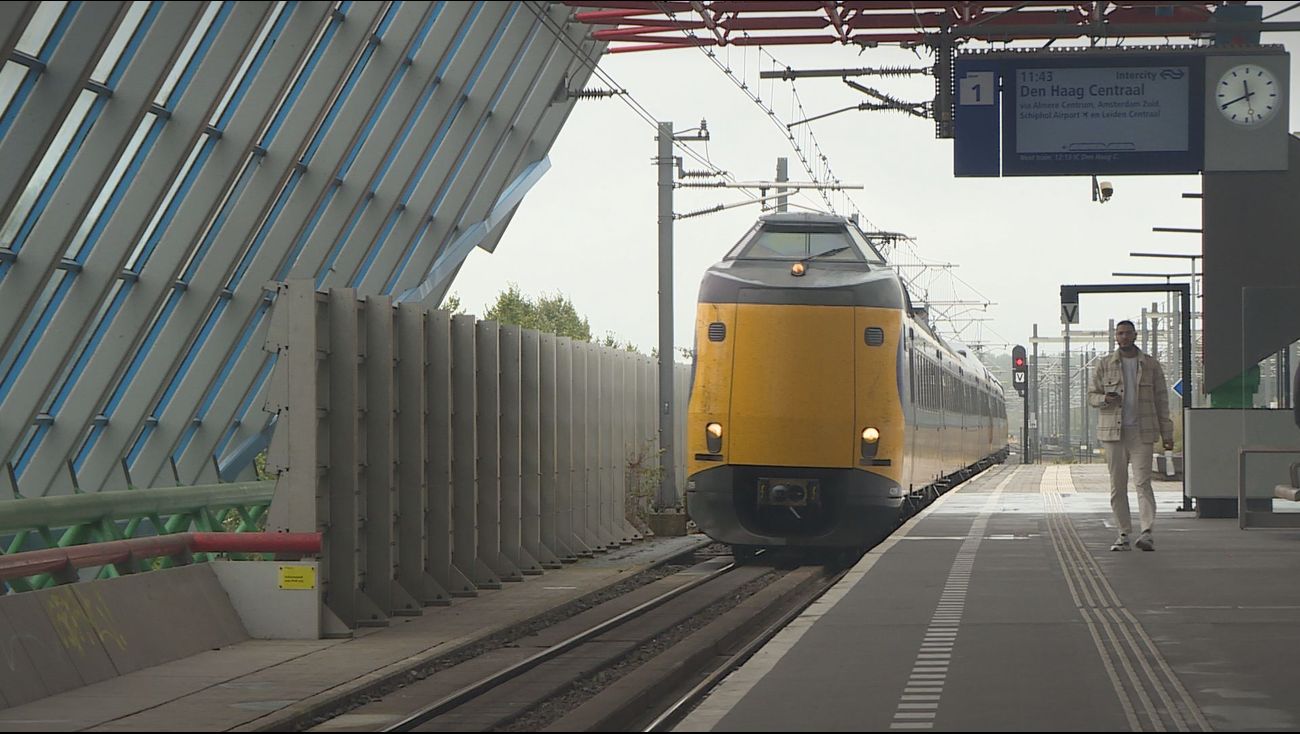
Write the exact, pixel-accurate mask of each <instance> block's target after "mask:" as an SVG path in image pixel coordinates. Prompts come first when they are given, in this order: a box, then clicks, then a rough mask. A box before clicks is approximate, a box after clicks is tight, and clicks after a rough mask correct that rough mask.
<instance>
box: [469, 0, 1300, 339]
mask: <svg viewBox="0 0 1300 734" xmlns="http://www.w3.org/2000/svg"><path fill="white" fill-rule="evenodd" d="M1290 4H1291V3H1289V2H1287V3H1279V2H1270V3H1264V5H1265V6H1266V10H1265V14H1266V15H1267V14H1268V13H1270V12H1273V10H1277V9H1281V8H1284V7H1286V6H1287V5H1290ZM1274 20H1300V10H1296V11H1289V12H1287V13H1285V14H1284V15H1281V16H1278V17H1277V18H1274ZM1263 40H1264V42H1266V43H1283V44H1285V45H1287V47H1288V50H1290V51H1291V53H1292V65H1291V76H1292V79H1295V78H1297V77H1298V76H1300V69H1298V68H1297V67H1298V66H1300V62H1298V61H1297V56H1300V34H1271V37H1270V36H1269V35H1266V36H1265V38H1264V39H1263ZM970 47H971V48H981V47H987V46H986V45H985V44H971V45H970ZM715 52H716V53H717V54H718V58H719V60H721V61H723V62H724V63H726V64H728V65H730V66H731V68H732V69H733V70H734V71H735V73H736V74H737V75H738V76H741V77H742V78H743V79H745V80H746V81H747V82H748V84H749V85H750V86H751V88H754V89H756V90H757V93H758V94H759V95H760V96H761V98H762V100H763V101H764V102H765V103H770V104H771V105H772V106H773V107H774V109H775V111H776V113H777V115H778V116H779V117H780V118H781V120H782V121H783V122H786V123H788V122H794V121H797V120H800V119H803V118H805V117H807V116H813V115H819V114H822V113H825V112H829V111H832V110H835V109H839V108H842V107H847V106H849V105H856V104H857V103H858V102H861V101H864V98H863V96H862V95H861V94H860V93H858V92H856V91H854V90H852V89H850V88H848V87H847V86H845V85H844V84H843V83H842V82H841V81H840V80H839V79H838V78H830V79H804V80H800V81H799V82H797V87H795V88H796V89H797V91H798V95H799V98H800V100H801V101H802V104H803V110H802V111H800V110H799V109H798V108H796V107H794V100H793V96H792V94H791V89H792V85H791V84H790V83H789V82H781V81H762V82H760V81H759V78H758V72H759V68H760V66H761V68H762V69H763V70H769V69H771V68H772V61H771V58H770V56H769V55H768V54H769V53H770V54H771V56H775V57H776V58H777V59H779V60H780V61H781V63H782V64H784V65H788V66H791V67H793V68H795V69H812V68H845V67H864V66H871V67H879V66H886V65H894V66H927V65H929V64H930V63H931V61H932V59H931V58H930V57H928V56H925V55H922V56H917V55H915V54H913V53H912V52H911V51H905V50H902V49H897V48H878V49H868V50H866V51H865V52H863V53H861V54H859V52H858V51H857V49H853V48H846V47H842V46H838V45H836V46H825V47H779V46H778V47H772V48H771V49H768V50H767V51H766V52H764V53H760V52H759V51H758V50H756V49H740V48H732V49H716V51H715ZM600 68H601V69H602V70H603V71H605V72H606V73H608V74H609V75H610V76H612V77H613V78H614V79H615V80H616V81H617V82H618V84H619V85H620V86H622V87H623V88H625V89H627V90H628V91H629V93H630V94H631V96H632V97H634V98H635V99H636V101H637V102H639V103H640V104H641V105H643V106H644V107H645V108H646V109H647V110H649V111H650V113H651V114H652V115H654V116H655V117H656V118H658V119H660V120H665V121H672V122H673V123H674V124H675V126H676V128H677V129H679V130H682V129H686V128H692V127H695V126H697V125H698V124H699V121H700V119H702V118H703V119H706V120H707V121H708V128H709V132H710V134H711V136H712V140H711V141H710V142H709V143H708V144H707V145H705V144H698V143H697V144H694V145H693V147H694V149H695V150H697V151H698V152H699V153H700V154H701V155H707V157H708V158H709V160H711V161H712V162H713V164H715V165H716V166H718V167H720V168H722V169H725V170H727V171H729V172H730V173H731V174H732V175H733V176H734V177H735V178H736V179H738V180H742V181H750V180H757V179H771V178H773V177H774V172H775V165H776V163H775V161H776V159H777V158H778V157H781V156H784V157H788V158H789V159H790V177H791V179H793V180H800V181H802V180H808V176H807V174H806V173H805V172H804V170H803V168H802V164H801V163H800V162H799V161H798V159H797V158H796V156H795V153H794V151H793V149H792V148H791V146H790V144H789V142H788V141H787V139H786V137H785V133H784V127H783V126H780V127H778V125H776V124H773V123H772V121H771V120H770V119H769V118H768V116H767V115H766V114H765V113H764V112H763V111H762V110H760V109H759V108H758V106H757V105H755V104H754V102H752V101H751V100H750V99H749V98H748V97H747V96H746V95H745V94H744V92H742V91H741V90H740V89H738V88H737V86H736V84H735V83H733V82H732V81H731V80H730V79H728V78H727V76H726V75H725V74H724V73H723V72H721V71H720V70H719V69H718V68H717V67H716V66H715V65H714V64H713V63H712V62H711V61H710V60H709V59H708V58H707V57H706V56H705V54H704V53H702V52H701V51H700V50H697V49H681V50H675V51H656V52H650V53H632V54H613V55H606V56H605V57H604V58H603V60H602V61H601V63H600ZM859 81H860V82H861V83H864V84H866V85H867V86H873V87H876V88H878V89H880V90H882V91H884V92H887V93H889V94H892V95H894V96H896V97H899V98H902V99H905V100H909V101H917V102H920V101H928V100H929V99H931V98H932V97H933V80H932V79H931V78H930V77H919V78H915V79H909V78H868V77H860V78H859ZM588 86H589V87H590V86H603V84H601V83H600V81H599V80H598V79H596V78H593V79H592V81H591V82H590V83H589V84H588ZM1293 87H1294V85H1293ZM1290 115H1291V118H1290V124H1289V127H1290V129H1291V130H1297V129H1300V105H1297V104H1295V103H1294V102H1292V104H1291V107H1290ZM801 128H802V129H804V130H806V129H807V128H811V130H812V133H813V134H814V135H815V138H816V141H817V144H818V145H819V146H820V148H821V152H822V153H824V154H825V156H826V157H827V160H828V161H829V163H830V166H831V168H832V170H833V171H834V172H835V174H836V175H837V176H838V177H839V178H840V179H841V180H843V181H844V182H846V183H852V184H861V185H862V186H863V187H864V188H863V189H862V190H860V191H854V192H851V193H850V194H849V195H850V196H851V198H852V200H853V201H854V202H855V203H856V205H857V208H858V209H860V210H861V212H862V213H863V216H864V217H865V218H866V219H867V220H869V221H870V223H871V224H873V225H875V227H876V228H879V229H883V230H891V231H899V232H904V233H906V234H908V235H910V236H912V237H914V238H915V250H916V252H917V254H918V255H919V256H921V257H922V258H925V259H926V260H928V261H931V262H935V263H954V264H956V265H958V266H959V267H957V268H955V269H954V270H952V271H951V274H952V275H953V276H956V278H960V281H956V280H955V279H954V278H952V277H949V276H948V275H946V274H944V273H943V272H942V271H936V275H935V276H934V277H933V278H925V279H923V280H922V281H921V284H922V285H923V286H928V289H929V294H928V295H929V298H930V299H931V300H933V301H950V300H988V301H991V302H992V305H990V306H988V308H987V309H983V308H976V309H974V312H971V313H968V314H967V315H968V316H971V317H975V318H979V319H987V320H985V321H976V322H972V321H969V320H967V319H959V320H957V321H956V322H955V324H956V325H958V326H962V325H964V326H965V327H966V329H965V331H964V333H963V334H962V336H963V337H964V339H965V340H966V341H968V342H982V343H984V344H985V345H987V347H988V348H989V349H991V350H993V351H998V352H1002V351H1009V347H1008V346H1006V345H1009V344H1014V343H1026V344H1027V343H1028V339H1029V337H1030V334H1031V329H1032V325H1033V324H1034V323H1037V324H1039V331H1040V334H1042V335H1057V334H1059V333H1060V329H1061V326H1060V323H1059V288H1060V285H1061V284H1062V283H1110V282H1130V283H1131V282H1137V281H1138V280H1139V279H1137V278H1114V277H1112V276H1111V273H1112V272H1114V271H1140V272H1172V271H1175V270H1181V271H1186V269H1187V268H1188V265H1189V262H1190V261H1188V260H1171V259H1151V258H1134V257H1130V256H1129V253H1130V252H1167V253H1196V252H1199V250H1200V242H1199V237H1198V236H1197V235H1189V234H1164V233H1155V232H1152V227H1153V226H1164V227H1199V226H1200V222H1201V216H1200V202H1199V200H1195V199H1184V198H1182V194H1183V193H1184V192H1199V191H1200V177H1199V176H1104V177H1103V178H1107V179H1109V180H1111V181H1112V182H1113V184H1114V188H1115V193H1114V197H1113V198H1112V199H1111V201H1110V202H1108V203H1106V204H1104V205H1103V204H1097V203H1094V202H1093V201H1092V200H1091V182H1090V179H1089V178H1088V177H1087V176H1074V177H1041V178H994V179H976V178H960V179H959V178H955V177H954V176H953V161H952V156H953V141H951V140H938V139H936V138H935V136H934V124H933V122H932V121H930V120H922V119H918V118H915V117H911V116H908V115H905V114H903V113H899V112H858V111H850V112H844V113H842V114H839V115H835V116H832V117H828V118H826V119H823V120H819V121H816V122H813V123H810V124H809V125H807V126H801V127H796V128H795V130H796V132H797V133H798V137H799V140H800V142H801V144H802V145H804V146H805V152H806V153H807V154H808V155H809V156H810V157H811V156H814V155H816V153H815V151H814V150H813V149H812V148H811V144H810V141H809V139H808V137H807V135H806V133H804V132H802V131H801ZM654 155H655V141H654V130H653V129H652V128H651V126H650V125H649V124H647V123H646V122H645V121H644V120H642V119H641V118H640V117H638V116H637V115H636V114H635V113H634V112H633V111H632V110H630V109H629V108H628V106H627V105H625V104H623V103H622V102H621V101H619V100H616V99H598V100H583V101H580V102H578V104H577V106H576V108H575V109H574V111H573V113H572V115H571V116H570V118H569V121H568V123H567V124H566V125H565V127H564V128H563V130H562V131H561V133H560V136H559V138H558V140H557V141H556V143H555V145H554V147H553V148H552V150H551V152H550V158H551V163H552V168H551V170H550V171H549V172H548V173H547V174H546V175H545V176H544V177H543V178H542V179H541V181H540V182H539V183H538V184H537V185H536V186H535V187H534V189H533V190H532V191H531V192H530V193H529V194H528V196H527V197H526V198H525V199H524V201H523V203H522V204H521V205H520V207H519V210H518V212H517V214H516V216H515V217H514V220H513V222H512V224H511V225H510V227H509V229H508V231H507V233H506V235H505V236H504V238H503V240H502V241H501V243H500V245H499V247H498V248H497V250H496V252H495V253H494V254H488V253H486V252H483V251H480V250H475V251H474V253H473V254H471V255H470V256H469V258H468V259H467V261H466V263H465V266H464V267H463V268H462V270H461V273H460V275H459V277H458V278H457V279H456V282H455V283H454V284H453V286H452V291H453V292H455V293H457V294H458V295H459V296H460V297H461V301H462V304H463V305H464V307H465V308H466V309H467V310H468V311H470V312H471V313H476V314H479V315H481V314H482V313H483V312H484V311H485V310H486V308H487V307H488V306H489V305H490V304H491V303H492V302H493V301H495V299H496V295H497V293H499V292H500V291H501V290H503V289H505V288H506V287H507V286H508V284H509V283H517V284H518V285H519V287H520V288H521V289H522V290H523V291H524V293H526V294H529V295H531V296H537V295H539V294H541V293H547V294H553V293H555V292H557V291H558V292H562V293H563V294H564V295H566V296H567V297H569V298H570V299H572V301H573V303H574V305H575V306H576V308H577V310H578V312H579V313H581V314H583V315H585V316H587V317H588V318H589V319H590V322H591V327H592V331H593V333H595V334H597V335H603V334H605V333H606V332H612V333H613V334H614V335H615V336H616V337H617V338H619V339H620V340H624V341H628V340H630V341H631V342H633V343H634V344H636V345H637V346H638V347H640V348H641V350H642V351H644V352H647V353H648V352H649V351H650V348H651V347H652V346H654V345H656V344H657V342H658V337H657V316H656V313H657V311H656V308H657V307H656V303H657V300H656V299H657V291H658V285H657V276H656V269H657V256H656V252H657V230H656V213H657V204H656V196H657V194H656V186H655V183H656V172H655V169H654V167H653V165H652V160H651V159H652V157H653V156H654ZM686 165H687V167H688V168H701V167H702V166H700V165H699V164H698V163H696V162H694V161H692V160H690V159H689V158H688V159H687V161H686ZM745 198H746V196H745V195H744V194H743V193H741V192H738V191H726V190H715V189H710V190H682V189H679V190H678V191H677V192H676V202H675V207H674V208H675V210H676V211H677V212H678V213H683V212H689V211H693V210H698V209H701V208H705V207H709V206H713V205H715V204H720V203H732V202H739V201H742V200H744V199H745ZM832 201H833V202H834V203H835V204H836V207H837V209H838V210H839V211H840V212H841V213H848V212H849V211H851V210H852V209H851V208H850V207H847V206H845V205H844V198H843V196H832ZM792 203H800V204H803V205H806V206H810V207H813V208H817V209H825V204H824V202H823V201H822V200H821V197H820V196H818V195H816V194H804V195H802V196H799V197H796V198H794V199H793V200H792ZM761 213H762V212H760V210H759V207H758V206H757V205H750V206H744V207H739V208H736V209H730V210H727V211H725V212H721V213H716V214H710V215H706V216H701V217H697V218H691V219H685V220H680V221H678V222H677V224H676V235H675V236H676V246H675V258H676V263H675V268H674V283H675V285H674V288H675V298H674V301H675V329H676V334H675V343H676V344H677V345H678V346H686V347H689V346H690V344H691V340H692V329H693V324H694V319H695V299H696V296H697V295H698V290H699V282H700V278H701V276H702V274H703V273H704V271H705V270H706V269H707V268H708V267H709V266H710V265H711V264H713V263H714V262H716V261H718V260H719V259H720V258H721V257H722V255H723V254H724V253H725V252H726V251H727V250H728V249H729V248H731V246H732V245H734V244H735V242H736V241H737V239H738V238H739V237H740V236H741V235H743V234H744V233H745V231H746V230H747V229H748V228H749V227H750V226H751V225H752V224H753V221H754V219H755V218H756V217H757V216H759V215H760V214H761ZM864 226H866V225H865V223H864ZM962 281H964V282H962ZM1156 300H1158V301H1160V303H1161V304H1162V305H1163V303H1164V299H1163V297H1162V296H1157V295H1155V294H1152V295H1150V296H1131V297H1122V296H1114V297H1112V296H1085V297H1084V298H1083V303H1082V304H1081V323H1080V324H1079V326H1078V327H1075V328H1079V329H1085V330H1086V329H1105V328H1106V327H1107V321H1108V319H1111V318H1114V319H1117V320H1118V319H1121V318H1132V319H1134V320H1137V317H1138V316H1139V313H1140V309H1141V307H1142V306H1143V305H1147V306H1149V305H1150V304H1151V302H1152V301H1156ZM1044 348H1045V349H1050V348H1048V347H1044Z"/></svg>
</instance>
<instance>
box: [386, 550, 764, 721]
mask: <svg viewBox="0 0 1300 734" xmlns="http://www.w3.org/2000/svg"><path fill="white" fill-rule="evenodd" d="M737 567H738V565H737V564H736V563H734V562H733V563H729V564H727V565H726V566H723V567H722V568H720V569H718V570H717V571H714V572H713V573H710V574H708V575H705V576H701V577H700V578H698V579H696V580H694V581H691V582H689V583H686V584H683V585H682V586H679V587H677V588H676V589H673V590H671V591H668V592H666V593H664V594H661V595H659V596H657V597H655V598H654V599H650V600H649V601H646V602H643V603H642V604H639V605H637V606H636V607H634V608H632V609H629V610H627V611H626V612H623V613H622V614H619V615H618V616H616V617H611V618H610V619H607V620H605V621H604V622H601V623H600V624H597V625H594V626H593V627H591V628H590V629H588V630H586V631H585V632H579V633H578V634H576V635H574V636H573V637H570V638H569V639H567V640H564V641H563V642H559V643H556V644H555V645H552V646H551V647H548V648H546V649H545V650H542V651H541V652H539V653H537V654H535V655H532V656H530V657H528V658H527V659H525V660H521V661H520V662H518V663H515V664H514V665H511V666H510V667H508V668H505V669H503V670H500V671H498V672H496V673H493V674H492V675H490V676H488V677H487V678H484V679H482V680H480V681H478V682H477V683H471V684H470V685H468V686H465V687H464V688H461V689H460V690H458V691H456V692H455V693H452V694H450V695H448V696H445V697H443V698H442V699H440V700H438V701H436V702H434V703H432V704H430V705H428V706H425V707H424V708H421V709H419V710H417V711H416V712H415V713H413V714H411V715H409V716H407V717H406V718H404V719H402V720H400V721H398V722H396V723H394V724H392V725H390V726H388V727H387V728H385V729H383V731H411V730H412V729H414V728H415V727H417V726H420V725H421V724H424V723H427V722H428V721H430V720H432V719H435V718H437V717H439V716H442V715H443V714H445V713H447V712H448V711H451V710H453V709H455V708H457V707H459V706H461V705H463V704H465V703H467V702H469V701H472V700H474V699H475V698H478V697H479V696H482V695H483V694H484V693H487V692H488V691H490V690H492V689H493V688H496V687H497V686H499V685H501V684H502V683H505V682H507V681H509V680H512V679H514V678H517V677H519V676H521V675H523V674H524V673H526V672H528V671H529V670H532V669H533V668H535V667H537V666H538V665H541V664H542V663H544V662H546V661H548V660H551V659H553V658H556V657H558V656H560V655H562V654H564V653H566V652H568V651H569V650H572V649H573V648H575V647H577V646H578V645H581V644H582V643H584V642H586V641H587V640H590V639H592V638H593V637H596V636H598V635H601V634H603V633H605V632H607V631H609V630H611V629H613V628H615V627H617V626H619V625H621V624H623V623H624V622H627V621H630V620H632V619H635V618H637V617H639V616H641V615H642V614H645V613H646V612H648V611H650V610H652V609H655V608H656V607H659V606H662V605H663V604H664V603H666V602H668V601H670V600H672V599H674V598H676V597H678V596H681V595H682V594H685V593H686V592H687V591H690V590H691V589H695V588H698V587H700V586H703V585H704V584H706V583H708V582H710V581H712V580H714V579H716V578H718V577H720V576H722V575H724V574H726V573H729V572H730V571H732V570H734V569H736V568H737Z"/></svg>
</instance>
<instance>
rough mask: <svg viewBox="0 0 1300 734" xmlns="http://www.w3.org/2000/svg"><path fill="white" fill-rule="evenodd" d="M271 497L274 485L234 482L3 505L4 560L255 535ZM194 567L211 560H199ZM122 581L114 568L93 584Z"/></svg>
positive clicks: (23, 584)
mask: <svg viewBox="0 0 1300 734" xmlns="http://www.w3.org/2000/svg"><path fill="white" fill-rule="evenodd" d="M274 492H275V482H274V481H260V482H230V483H226V484H209V485H200V486H194V487H159V488H154V489H127V490H118V491H112V492H95V493H91V494H74V495H64V496H59V497H33V498H26V499H14V500H9V501H6V502H0V537H6V536H9V535H11V534H12V536H13V537H12V540H10V542H9V543H8V548H7V549H0V554H5V555H7V554H10V553H18V552H21V551H24V550H36V549H37V548H33V547H31V546H32V545H33V544H38V543H43V544H44V545H43V547H45V548H66V547H68V546H73V545H81V544H84V543H99V542H104V541H109V540H126V539H128V538H134V537H137V536H139V535H163V534H171V533H182V532H187V531H191V530H195V531H200V532H252V531H256V530H259V529H260V527H259V525H260V524H261V521H262V519H263V517H264V516H265V514H266V510H267V508H268V507H269V506H270V504H271V496H272V495H273V494H274ZM145 521H148V523H147V524H146V522H145ZM199 556H202V557H199ZM196 560H206V555H204V554H196ZM167 565H170V564H169V562H168V561H166V560H163V561H161V562H160V563H159V567H165V566H167ZM118 573H119V569H118V568H117V567H116V566H113V565H108V566H104V567H102V568H101V569H100V570H99V572H98V573H97V575H96V576H97V578H107V577H112V576H116V575H118ZM8 583H9V586H10V588H12V589H13V590H14V591H31V590H33V589H41V588H45V587H47V586H52V585H54V584H55V583H56V581H55V580H54V579H52V578H51V577H50V576H49V575H48V574H45V575H42V576H33V577H30V578H26V579H13V580H11V581H9V582H8Z"/></svg>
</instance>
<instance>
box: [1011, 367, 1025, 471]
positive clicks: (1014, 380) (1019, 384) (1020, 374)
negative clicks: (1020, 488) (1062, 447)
mask: <svg viewBox="0 0 1300 734" xmlns="http://www.w3.org/2000/svg"><path fill="white" fill-rule="evenodd" d="M1011 384H1012V385H1015V387H1016V392H1018V393H1020V405H1021V407H1022V409H1023V410H1022V412H1023V413H1024V420H1023V422H1022V424H1021V425H1022V426H1023V427H1022V428H1021V433H1020V463H1021V464H1028V463H1029V361H1028V360H1026V359H1025V348H1024V347H1023V346H1021V345H1019V344H1017V345H1016V346H1014V347H1012V349H1011Z"/></svg>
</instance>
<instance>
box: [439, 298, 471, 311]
mask: <svg viewBox="0 0 1300 734" xmlns="http://www.w3.org/2000/svg"><path fill="white" fill-rule="evenodd" d="M439 308H441V309H442V310H443V311H451V312H452V313H453V314H456V315H460V314H463V313H465V309H464V308H461V305H460V296H459V295H457V294H455V293H451V294H448V295H447V297H446V298H445V299H443V301H442V305H441V306H439Z"/></svg>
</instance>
